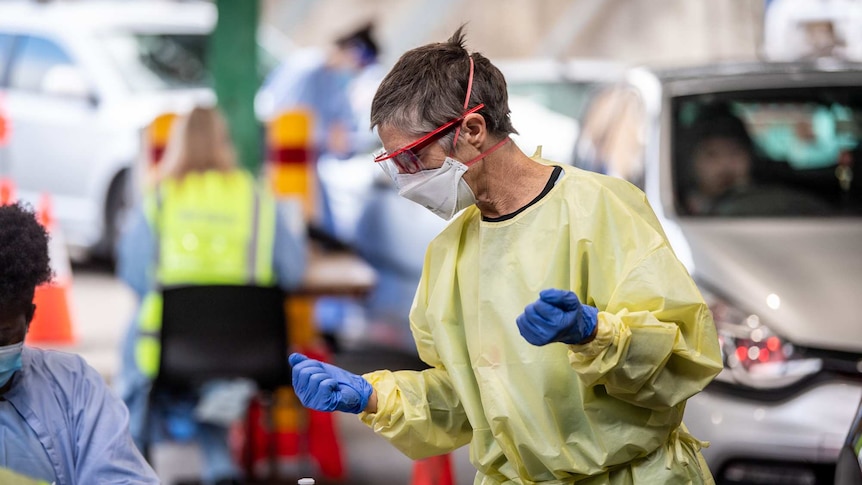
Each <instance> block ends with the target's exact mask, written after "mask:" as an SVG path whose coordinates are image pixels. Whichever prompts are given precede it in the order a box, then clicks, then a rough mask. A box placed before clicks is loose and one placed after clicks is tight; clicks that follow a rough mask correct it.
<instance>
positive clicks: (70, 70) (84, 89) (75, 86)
mask: <svg viewBox="0 0 862 485" xmlns="http://www.w3.org/2000/svg"><path fill="white" fill-rule="evenodd" d="M42 92H43V93H44V94H47V95H50V96H57V97H62V98H70V99H80V100H83V101H88V102H89V103H90V104H92V105H94V106H95V105H96V104H97V103H98V100H97V99H96V96H95V94H94V93H93V88H92V85H91V84H90V82H89V80H87V77H86V76H85V75H84V72H83V71H82V70H81V69H80V68H78V67H75V66H71V65H69V64H60V65H56V66H54V67H52V68H50V69H49V70H48V72H47V73H45V77H44V78H42Z"/></svg>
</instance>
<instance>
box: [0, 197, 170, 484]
mask: <svg viewBox="0 0 862 485" xmlns="http://www.w3.org/2000/svg"><path fill="white" fill-rule="evenodd" d="M0 268H2V269H0V469H4V470H7V471H9V472H14V473H17V474H21V475H25V476H27V477H30V478H33V479H35V480H38V481H43V482H47V483H53V484H56V485H76V484H91V483H136V484H150V483H153V484H156V483H159V479H158V477H157V476H156V474H155V472H154V471H153V470H152V468H150V466H149V465H148V464H147V462H146V461H145V460H144V458H143V456H142V455H141V454H140V453H139V452H138V450H137V448H136V447H135V445H134V442H133V441H132V437H131V435H130V434H129V426H128V421H129V417H128V411H127V410H126V408H125V406H124V405H123V403H122V402H121V401H120V400H119V399H117V398H116V397H115V396H114V395H113V394H112V393H111V392H110V390H109V389H108V387H107V385H106V384H105V381H104V380H103V379H102V377H101V376H100V375H99V374H98V373H97V372H96V371H95V370H94V369H93V368H92V367H90V366H89V365H87V363H86V362H84V359H82V358H81V357H79V356H76V355H71V354H66V353H63V352H55V351H48V350H40V349H35V348H30V347H27V346H25V345H24V336H25V335H26V334H27V330H28V327H29V325H30V321H31V320H32V319H33V315H34V314H35V312H36V311H38V309H37V308H36V306H35V305H34V304H33V295H34V292H35V289H36V287H37V286H38V285H40V284H43V283H47V282H49V281H50V279H51V267H50V265H49V258H48V235H47V233H46V232H45V229H44V228H43V227H42V226H41V225H39V223H38V222H37V221H36V218H35V217H34V215H33V213H32V212H31V211H30V210H28V209H26V208H24V207H23V206H21V205H18V204H15V205H7V206H0ZM4 483H5V482H4Z"/></svg>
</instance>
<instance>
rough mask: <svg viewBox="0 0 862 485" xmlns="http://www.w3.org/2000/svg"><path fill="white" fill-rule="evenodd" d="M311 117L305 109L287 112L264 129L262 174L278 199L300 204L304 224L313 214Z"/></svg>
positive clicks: (315, 206) (311, 219) (313, 180)
mask: <svg viewBox="0 0 862 485" xmlns="http://www.w3.org/2000/svg"><path fill="white" fill-rule="evenodd" d="M313 127H314V125H313V116H312V114H311V113H310V112H309V111H306V110H295V111H287V112H285V113H282V114H281V115H279V116H278V117H276V118H275V119H273V120H272V121H270V122H269V125H268V126H267V130H266V173H267V176H268V177H269V179H270V182H271V184H272V190H273V192H275V194H276V196H277V197H279V198H280V199H296V200H298V201H300V203H301V204H302V209H303V214H304V215H305V220H306V222H309V221H313V220H314V217H315V215H316V213H317V183H316V180H317V169H316V168H315V154H314V144H313V142H312V137H311V135H312V130H313Z"/></svg>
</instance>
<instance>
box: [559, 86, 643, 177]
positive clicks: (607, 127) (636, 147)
mask: <svg viewBox="0 0 862 485" xmlns="http://www.w3.org/2000/svg"><path fill="white" fill-rule="evenodd" d="M646 122H647V120H646V108H645V107H644V103H643V100H642V99H641V97H640V94H639V93H638V92H637V91H636V90H634V89H633V88H630V87H626V86H614V87H610V88H606V89H603V90H601V91H599V92H598V93H596V94H595V95H594V97H593V98H592V99H591V100H590V102H589V106H588V107H587V110H586V112H585V113H584V115H583V116H582V118H581V133H580V136H579V138H578V143H577V146H576V147H575V165H577V166H578V167H581V168H584V169H587V170H592V171H594V172H599V173H604V174H608V175H613V176H616V177H620V178H623V179H626V180H628V181H629V182H631V183H633V184H635V185H637V186H638V187H643V180H644V166H643V150H644V140H645V136H646V130H647V126H646Z"/></svg>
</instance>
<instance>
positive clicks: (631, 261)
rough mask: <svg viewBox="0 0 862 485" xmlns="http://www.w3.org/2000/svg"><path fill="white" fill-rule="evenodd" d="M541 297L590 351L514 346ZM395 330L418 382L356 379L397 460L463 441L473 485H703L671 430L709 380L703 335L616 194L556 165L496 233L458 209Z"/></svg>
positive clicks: (641, 205) (702, 312)
mask: <svg viewBox="0 0 862 485" xmlns="http://www.w3.org/2000/svg"><path fill="white" fill-rule="evenodd" d="M536 160H537V161H540V162H542V163H548V162H546V161H544V160H541V159H538V158H536ZM545 288H561V289H570V290H572V291H574V292H575V293H576V294H577V295H578V298H580V300H581V301H582V302H583V303H586V304H588V305H593V306H595V307H597V308H598V309H599V310H600V311H599V314H598V326H597V335H596V338H595V339H594V340H593V341H592V342H590V343H588V344H584V345H566V344H562V343H553V344H550V345H546V346H543V347H536V346H533V345H531V344H529V343H528V342H527V341H526V340H524V339H523V337H521V335H520V333H519V332H518V328H517V325H516V324H515V318H516V317H517V316H518V315H519V314H521V313H522V312H523V311H524V307H525V306H526V305H527V304H529V303H531V302H533V301H534V300H536V298H538V295H539V292H540V291H541V290H543V289H545ZM410 321H411V327H412V331H413V335H414V338H415V340H416V345H417V347H418V351H419V356H420V357H421V358H422V360H423V361H425V362H426V363H427V364H428V365H430V366H431V367H432V368H431V369H428V370H425V371H421V372H415V371H397V372H390V371H378V372H373V373H369V374H366V375H365V378H366V379H368V380H369V381H370V382H371V384H372V385H373V386H374V388H375V390H376V391H377V396H378V410H377V412H376V413H375V414H370V413H364V414H362V415H360V417H361V419H362V420H363V421H364V422H365V423H366V424H368V425H369V426H370V427H372V429H374V430H375V431H376V432H377V433H378V434H379V435H381V436H383V437H385V438H386V439H388V440H389V441H390V442H391V443H392V444H393V445H395V446H396V447H397V448H398V449H400V450H401V451H402V452H403V453H405V454H406V455H407V456H409V457H411V458H414V459H418V458H422V457H427V456H431V455H436V454H442V453H447V452H450V451H453V450H455V449H456V448H458V447H460V446H462V445H465V444H467V443H470V461H471V462H472V463H473V465H474V466H475V467H476V469H477V470H478V473H477V476H476V479H475V483H476V484H483V485H486V484H488V485H489V484H534V483H542V484H568V483H575V482H577V483H579V484H598V483H647V484H670V483H712V482H713V480H712V476H711V475H710V473H709V470H708V469H707V468H706V463H705V462H704V461H703V457H702V456H701V454H700V451H699V450H700V446H701V443H700V442H699V441H697V440H696V439H694V438H692V437H691V436H690V435H689V434H688V433H687V432H686V431H685V427H684V426H683V425H682V424H681V423H682V415H683V411H684V408H685V401H686V399H688V398H689V397H691V396H692V395H693V394H695V393H697V392H699V391H700V390H701V389H703V387H704V386H706V385H707V383H709V382H710V381H711V380H712V379H713V377H715V375H716V374H718V372H719V371H720V370H721V358H720V354H719V347H718V340H717V337H716V331H715V327H714V324H713V321H712V317H711V315H710V312H709V310H708V308H707V306H706V304H705V303H704V301H703V299H702V298H701V295H700V293H699V291H698V289H697V287H696V286H695V284H694V282H693V281H692V279H691V278H690V276H689V275H688V273H687V271H686V269H685V268H684V267H683V265H682V264H681V263H680V262H679V260H677V258H676V256H675V255H674V253H673V251H672V250H671V248H670V246H669V244H668V242H667V240H666V237H665V235H664V232H663V231H662V229H661V227H660V225H659V223H658V220H657V219H656V217H655V215H654V213H653V212H652V209H651V208H650V207H649V204H648V203H647V201H646V199H645V197H644V194H643V193H642V192H641V191H639V190H638V189H637V188H635V187H634V186H632V185H630V184H628V183H627V182H625V181H623V180H620V179H615V178H611V177H606V176H602V175H599V174H595V173H591V172H586V171H583V170H578V169H576V168H571V167H566V168H565V173H564V174H563V175H562V177H561V179H560V180H559V181H558V182H557V184H556V186H554V188H553V189H551V191H550V192H549V193H548V194H546V195H545V197H543V198H542V199H541V200H540V201H538V202H537V203H535V204H533V205H532V206H530V207H528V208H527V209H526V210H524V211H523V212H521V213H520V214H518V215H516V216H515V217H514V218H512V219H509V220H506V221H503V222H487V221H482V217H481V215H480V213H479V210H478V209H477V208H476V207H475V206H474V207H471V208H469V209H467V210H465V211H464V212H463V213H462V214H461V215H460V216H459V217H458V218H456V219H455V220H454V221H453V222H452V223H451V224H450V225H449V226H448V227H447V228H446V229H445V230H444V231H443V232H442V233H441V234H440V235H439V236H438V237H437V238H436V239H435V240H434V241H432V242H431V244H430V245H429V247H428V251H427V253H426V256H425V263H424V268H423V272H422V279H421V281H420V283H419V288H418V290H417V292H416V296H415V299H414V302H413V308H412V310H411V313H410Z"/></svg>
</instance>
